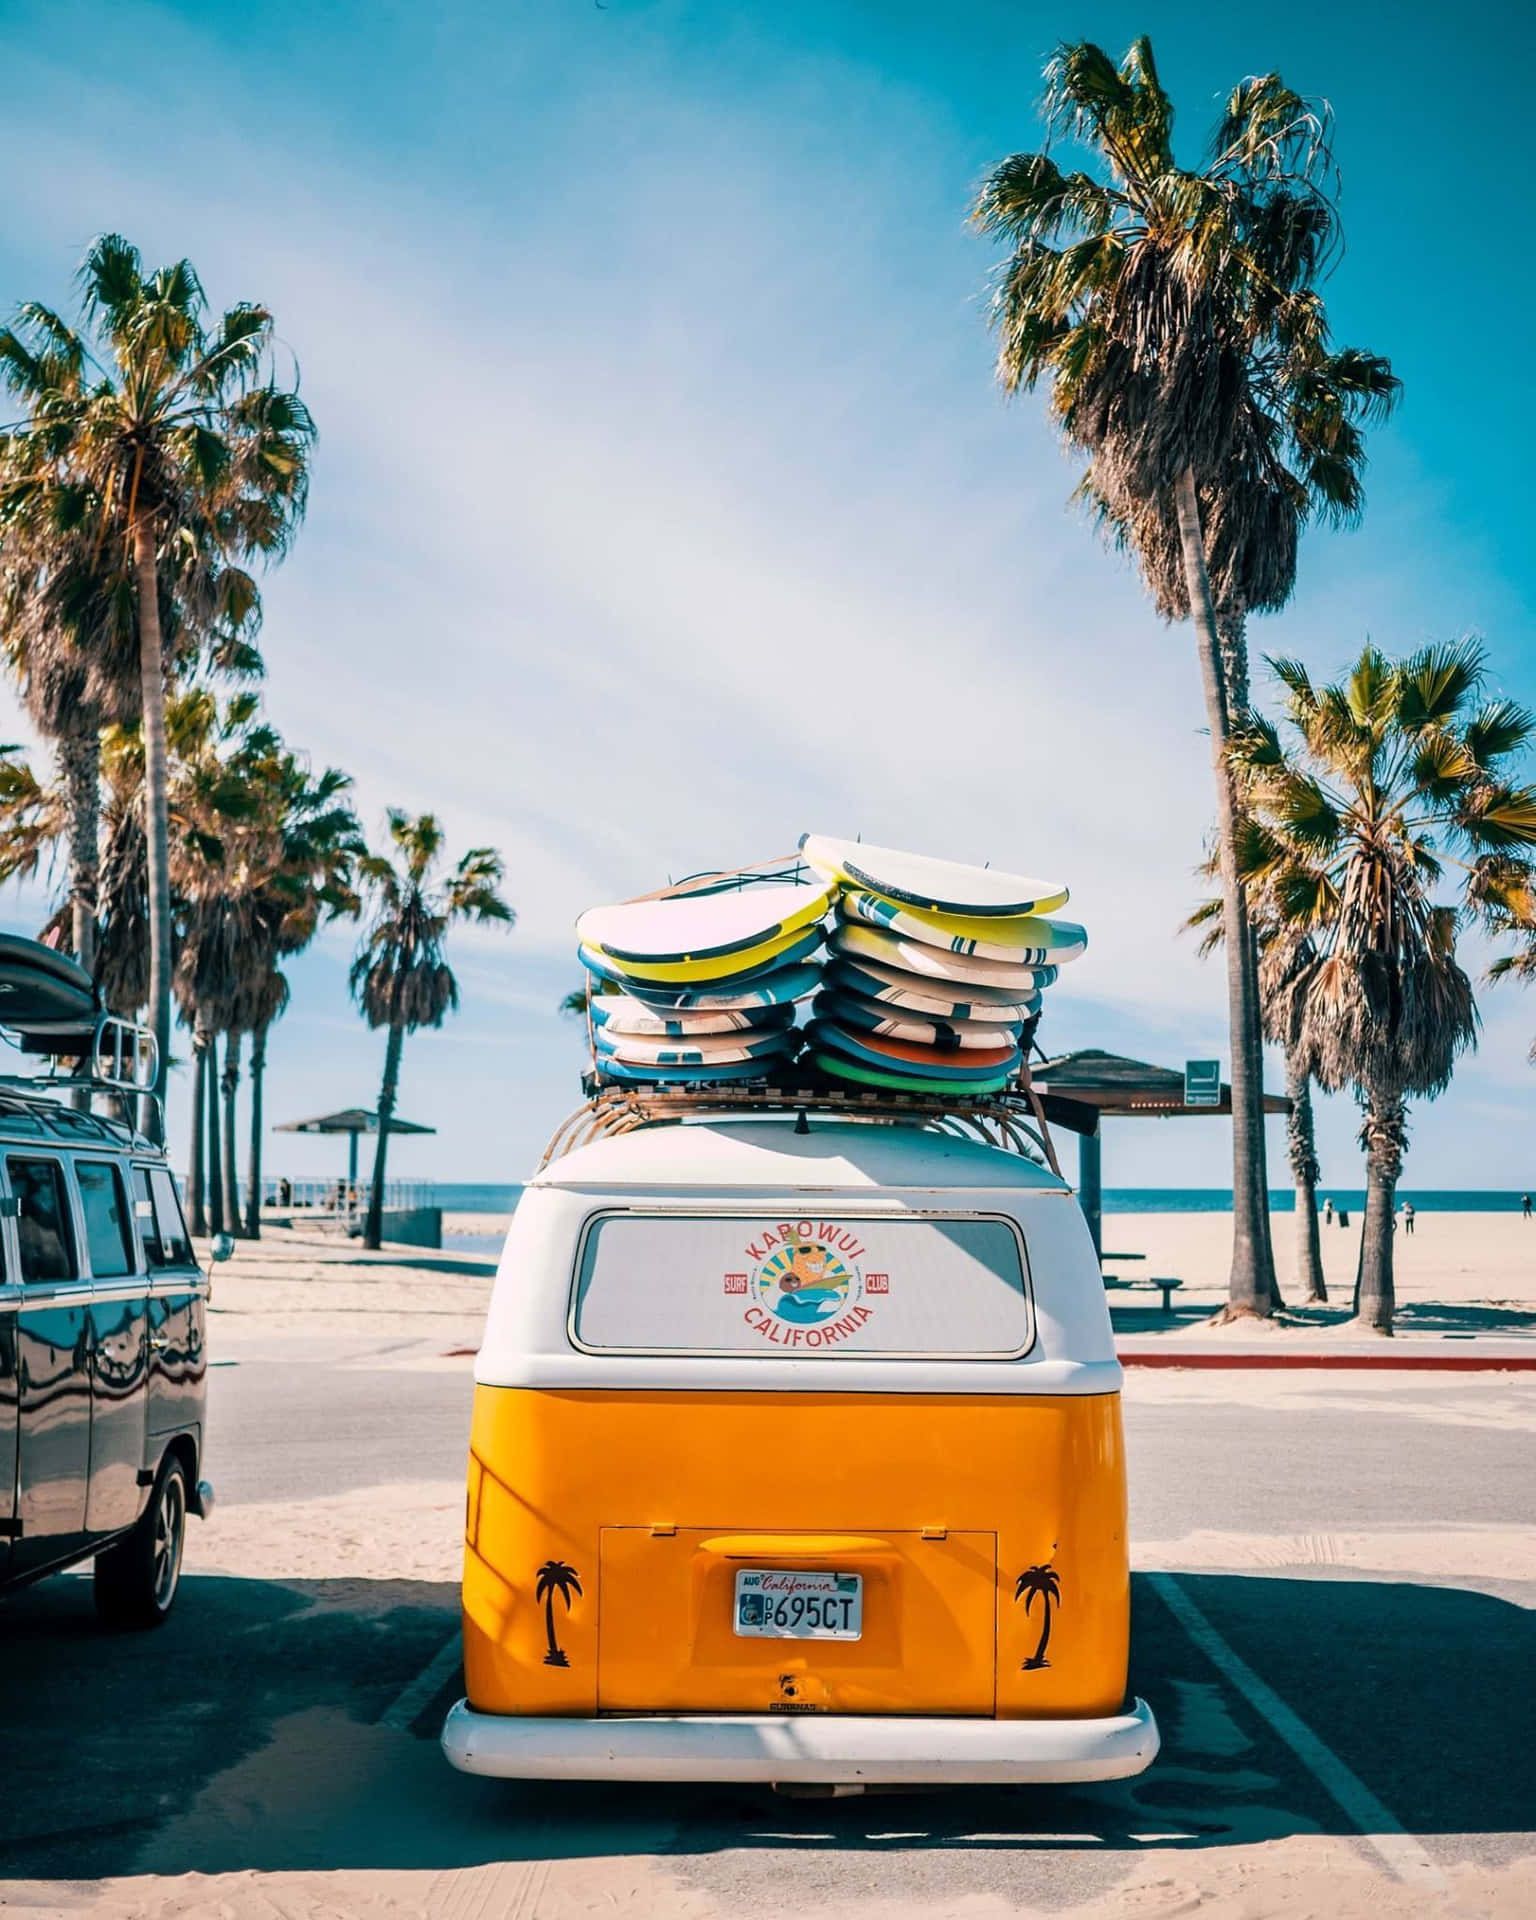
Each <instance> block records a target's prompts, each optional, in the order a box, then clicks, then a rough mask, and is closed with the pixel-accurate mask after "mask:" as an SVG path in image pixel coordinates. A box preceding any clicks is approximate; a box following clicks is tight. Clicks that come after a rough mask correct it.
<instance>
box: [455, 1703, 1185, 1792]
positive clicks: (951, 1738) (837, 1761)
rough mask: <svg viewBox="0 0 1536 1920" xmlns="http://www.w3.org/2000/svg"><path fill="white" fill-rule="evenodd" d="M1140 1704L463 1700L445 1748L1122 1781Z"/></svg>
mask: <svg viewBox="0 0 1536 1920" xmlns="http://www.w3.org/2000/svg"><path fill="white" fill-rule="evenodd" d="M1158 1745H1159V1741H1158V1733H1157V1722H1156V1721H1155V1720H1154V1719H1153V1717H1152V1709H1151V1708H1150V1707H1149V1706H1147V1704H1146V1703H1145V1701H1142V1700H1138V1701H1137V1702H1136V1704H1135V1706H1134V1707H1133V1708H1132V1709H1131V1711H1130V1712H1129V1713H1119V1714H1112V1715H1110V1716H1109V1717H1107V1718H1106V1719H1103V1720H939V1719H898V1718H896V1717H895V1716H887V1715H874V1714H869V1715H865V1714H815V1715H811V1714H805V1715H795V1716H788V1715H784V1716H780V1715H778V1714H735V1713H733V1714H713V1715H711V1714H635V1715H622V1716H619V1715H615V1716H613V1717H611V1718H606V1719H597V1720H560V1719H554V1718H546V1717H539V1716H532V1715H514V1714H500V1713H476V1712H475V1711H474V1710H473V1708H471V1706H470V1705H469V1703H468V1701H466V1700H461V1701H460V1702H459V1704H458V1705H457V1706H456V1707H454V1708H453V1710H452V1712H450V1714H449V1715H448V1718H447V1721H446V1722H445V1723H444V1726H443V1752H444V1753H445V1754H446V1755H447V1756H448V1758H449V1760H451V1761H452V1763H453V1764H454V1766H456V1767H458V1768H459V1769H460V1770H461V1771H462V1772H464V1773H488V1774H496V1775H499V1776H501V1777H503V1778H506V1779H512V1780H709V1781H725V1780H768V1781H785V1782H789V1781H806V1782H810V1783H814V1784H816V1785H835V1784H839V1783H843V1782H862V1783H866V1784H871V1785H874V1784H886V1785H889V1784H894V1783H897V1782H900V1783H903V1784H907V1785H917V1786H953V1785H956V1784H959V1783H963V1782H972V1783H977V1784H980V1783H984V1782H990V1783H998V1782H1005V1781H1041V1782H1044V1781H1071V1780H1123V1779H1125V1778H1126V1777H1127V1776H1128V1775H1130V1774H1133V1773H1140V1772H1141V1771H1142V1770H1143V1769H1144V1768H1146V1767H1149V1766H1150V1765H1151V1764H1152V1762H1153V1760H1154V1759H1155V1758H1156V1756H1157V1749H1158Z"/></svg>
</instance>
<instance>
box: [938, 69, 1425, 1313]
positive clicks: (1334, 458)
mask: <svg viewBox="0 0 1536 1920" xmlns="http://www.w3.org/2000/svg"><path fill="white" fill-rule="evenodd" d="M1045 109H1046V117H1047V121H1048V124H1049V126H1050V129H1051V132H1052V133H1053V134H1054V135H1058V136H1066V137H1067V138H1069V139H1072V140H1075V141H1077V142H1079V143H1081V144H1082V145H1084V146H1085V147H1087V149H1088V150H1089V152H1090V154H1091V156H1092V158H1093V161H1094V166H1095V171H1094V172H1093V173H1088V172H1082V171H1074V172H1064V171H1063V170H1062V169H1061V168H1060V167H1059V166H1058V165H1057V163H1056V161H1055V160H1054V159H1053V158H1052V157H1051V155H1050V154H1049V153H1046V152H1041V153H1018V154H1013V155H1011V156H1010V157H1009V158H1008V159H1006V160H1004V161H1003V162H1002V163H1001V164H1000V165H999V166H998V167H997V168H996V169H995V170H994V171H993V173H992V174H991V175H990V176H989V178H988V179H987V180H986V182H985V183H984V185H983V187H982V189H981V192H980V194H979V196H978V198H977V201H976V205H975V208H974V211H973V218H974V220H975V221H976V223H977V225H978V226H979V227H980V228H981V229H982V230H983V231H984V232H986V233H987V234H989V235H991V236H993V237H994V238H997V239H1000V240H1001V241H1003V242H1004V244H1005V245H1006V246H1007V248H1008V250H1009V251H1008V257H1007V259H1006V260H1005V262H1004V264H1003V267H1002V269H1001V272H1000V274H999V278H998V282H997V288H996V293H995V297H994V301H993V309H992V316H993V321H994V324H995V325H996V327H997V329H998V332H999V334H1000V336H1001V345H1000V350H999V355H998V377H999V379H1000V381H1001V382H1002V384H1003V386H1004V387H1005V388H1006V389H1007V390H1008V391H1009V392H1018V391H1021V390H1025V389H1029V388H1033V387H1034V386H1035V385H1036V384H1037V383H1038V382H1039V381H1040V380H1042V379H1044V380H1046V381H1047V382H1048V384H1049V387H1050V393H1051V404H1052V410H1053V412H1054V414H1055V416H1056V418H1057V420H1058V422H1059V424H1060V426H1061V428H1062V430H1063V432H1064V434H1065V436H1066V438H1067V440H1068V441H1069V442H1070V444H1072V445H1073V446H1074V447H1076V448H1078V449H1080V450H1081V451H1083V452H1084V453H1086V454H1087V455H1088V457H1089V463H1090V464H1089V468H1088V473H1087V476H1086V478H1087V486H1088V490H1089V492H1090V495H1091V497H1092V498H1094V499H1095V500H1097V501H1098V502H1099V503H1101V505H1102V508H1103V510H1104V512H1105V513H1106V514H1107V516H1108V518H1109V520H1110V522H1111V524H1112V525H1113V526H1114V527H1115V528H1116V529H1117V530H1119V531H1120V533H1121V535H1122V537H1123V538H1124V539H1125V540H1126V542H1127V543H1128V544H1129V545H1130V546H1131V548H1132V550H1133V551H1134V552H1136V554H1137V556H1138V558H1139V559H1142V560H1143V562H1144V570H1145V571H1146V572H1147V575H1148V580H1149V584H1151V585H1152V587H1153V590H1154V593H1156V592H1158V591H1159V588H1160V585H1161V584H1164V583H1166V582H1167V581H1168V580H1170V579H1171V578H1172V577H1173V576H1174V573H1175V569H1174V568H1173V566H1172V565H1171V564H1168V563H1169V562H1171V559H1172V556H1173V554H1175V553H1176V554H1177V569H1176V571H1177V574H1178V575H1179V576H1180V577H1181V580H1182V595H1181V596H1176V597H1177V601H1178V606H1179V608H1180V609H1181V610H1182V611H1184V612H1186V613H1187V615H1188V617H1189V618H1190V620H1191V623H1192V624H1193V626H1194V628H1195V633H1196V639H1197V642H1198V652H1199V659H1200V669H1201V681H1202V687H1203V692H1204V700H1205V709H1206V720H1207V727H1208V730H1209V733H1210V739H1211V754H1212V767H1213V772H1214V776H1215V780H1216V795H1217V824H1218V846H1219V850H1220V856H1221V877H1222V902H1223V906H1222V910H1223V915H1224V918H1225V921H1226V924H1227V928H1228V936H1229V937H1228V939H1227V941H1226V966H1227V1002H1228V1017H1229V1024H1230V1028H1231V1035H1232V1041H1231V1051H1232V1065H1231V1075H1232V1102H1233V1129H1232V1136H1233V1182H1232V1184H1233V1254H1232V1268H1231V1276H1230V1282H1229V1311H1230V1312H1233V1313H1252V1314H1260V1315H1263V1314H1267V1313H1269V1312H1270V1311H1271V1310H1272V1308H1273V1305H1274V1300H1275V1287H1274V1260H1273V1253H1272V1250H1271V1248H1270V1241H1269V1211H1268V1208H1269V1197H1268V1191H1267V1189H1268V1180H1267V1176H1266V1172H1265V1165H1264V1159H1265V1154H1264V1122H1263V1084H1262V1042H1261V1024H1260V1017H1259V996H1258V981H1257V966H1256V960H1255V955H1254V948H1253V943H1252V941H1251V940H1250V939H1249V938H1248V936H1247V934H1246V931H1245V928H1246V924H1247V901H1246V898H1245V895H1244V890H1243V884H1242V880H1241V877H1240V875H1239V874H1238V872H1237V868H1236V861H1235V841H1236V833H1237V822H1238V808H1237V798H1236V794H1235V791H1234V786H1233V779H1232V772H1231V767H1230V763H1229V760H1228V756H1227V752H1226V747H1227V742H1228V739H1229V735H1230V731H1231V717H1232V709H1231V704H1230V701H1229V695H1228V681H1229V679H1231V680H1233V681H1234V682H1235V684H1236V686H1237V687H1239V688H1240V686H1241V673H1240V672H1239V671H1238V670H1237V667H1236V666H1235V664H1234V663H1237V662H1242V661H1243V660H1245V657H1246V656H1245V650H1244V643H1243V639H1242V633H1241V620H1242V617H1243V616H1244V615H1245V614H1246V612H1247V611H1248V610H1249V609H1255V608H1258V607H1260V606H1264V605H1272V604H1277V600H1276V596H1277V595H1278V596H1279V598H1280V599H1281V600H1283V598H1284V597H1285V595H1286V594H1288V593H1289V590H1290V588H1289V585H1288V584H1287V582H1288V580H1289V578H1290V577H1292V575H1293V572H1294V544H1293V542H1294V536H1295V534H1296V532H1297V531H1298V529H1299V525H1300V522H1301V519H1302V518H1303V517H1304V516H1305V513H1306V512H1307V511H1310V510H1311V505H1312V503H1313V502H1323V503H1327V505H1328V507H1329V510H1331V511H1337V512H1339V513H1341V514H1344V515H1346V516H1347V515H1348V514H1349V513H1351V512H1353V511H1355V510H1357V509H1358V504H1359V479H1358V476H1359V468H1360V463H1361V452H1362V449H1361V441H1360V429H1359V425H1358V421H1359V420H1360V418H1361V417H1363V416H1366V415H1369V414H1370V413H1371V412H1372V411H1380V410H1382V409H1383V408H1384V407H1385V406H1386V405H1387V404H1389V403H1390V400H1391V398H1392V396H1393V394H1394V393H1395V391H1396V382H1395V381H1394V380H1393V379H1392V375H1391V371H1390V368H1388V367H1387V365H1386V363H1385V362H1384V361H1381V360H1379V359H1378V358H1376V357H1375V356H1373V355H1369V354H1363V353H1358V352H1354V351H1344V352H1340V353H1334V352H1332V351H1330V349H1329V346H1328V332H1327V321H1326V316H1325V313H1324V309H1323V305H1322V301H1321V298H1320V297H1319V295H1318V292H1317V282H1318V280H1319V278H1320V276H1321V274H1322V272H1323V271H1324V269H1325V268H1326V266H1327V264H1328V262H1329V259H1330V257H1331V253H1332V251H1333V248H1334V245H1335V241H1336V229H1335V222H1334V216H1333V210H1332V206H1331V203H1330V200H1329V197H1328V193H1327V186H1328V183H1329V180H1330V178H1331V173H1332V161H1331V157H1330V154H1329V148H1328V133H1329V128H1328V123H1327V118H1326V115H1325V114H1323V113H1321V112H1319V111H1318V110H1317V109H1314V108H1312V107H1310V106H1309V105H1308V104H1307V103H1306V102H1305V101H1304V100H1302V99H1301V98H1300V97H1299V96H1298V95H1296V94H1294V93H1293V92H1291V90H1290V89H1289V88H1287V87H1286V86H1285V85H1284V84H1283V83H1282V82H1281V80H1280V79H1279V77H1278V76H1277V75H1274V74H1268V75H1264V76H1261V77H1259V78H1256V79H1250V80H1245V81H1243V82H1242V83H1241V84H1240V85H1239V86H1238V87H1236V88H1235V89H1234V90H1233V92H1232V94H1231V96H1230V97H1229V99H1228V102H1227V107H1226V111H1225V113H1224V115H1223V116H1222V119H1221V121H1220V123H1219V124H1218V126H1217V129H1216V132H1215V136H1214V139H1213V142H1212V152H1211V156H1210V158H1209V160H1208V162H1207V164H1206V165H1205V166H1204V167H1203V168H1201V169H1190V168H1184V167H1180V166H1179V165H1178V163H1177V161H1176V160H1175V158H1174V154H1173V147H1172V131H1173V106H1172V102H1171V101H1170V100H1169V98H1168V96H1167V94H1166V93H1165V92H1164V91H1163V89H1162V87H1161V85H1160V84H1159V81H1158V78H1157V71H1156V66H1155V63H1154V60H1153V56H1152V49H1151V45H1150V43H1149V42H1148V41H1147V40H1145V39H1141V40H1138V41H1136V42H1135V43H1134V45H1133V46H1132V47H1131V49H1130V51H1129V52H1128V53H1127V54H1126V56H1125V58H1124V60H1123V61H1122V62H1121V63H1120V65H1119V66H1118V67H1117V66H1116V65H1115V63H1114V62H1113V61H1112V60H1111V59H1110V58H1109V57H1108V56H1107V55H1106V54H1105V53H1104V52H1103V50H1102V49H1101V48H1099V47H1097V46H1094V45H1092V44H1091V43H1088V42H1083V43H1080V44H1077V45H1071V46H1063V47H1061V48H1059V49H1058V51H1057V53H1056V54H1055V55H1054V57H1053V58H1052V60H1051V62H1050V63H1049V65H1048V67H1047V69H1046V96H1045ZM1288 540H1289V541H1291V542H1292V544H1291V546H1290V547H1289V549H1288V548H1287V541H1288ZM1159 556H1161V559H1159ZM1270 569H1273V572H1274V575H1275V577H1274V578H1273V579H1269V580H1267V579H1266V573H1267V571H1268V570H1270ZM1223 609H1225V619H1224V620H1223V618H1222V612H1223ZM1224 625H1225V627H1226V629H1227V635H1226V641H1225V646H1224V642H1223V632H1222V629H1223V626H1224Z"/></svg>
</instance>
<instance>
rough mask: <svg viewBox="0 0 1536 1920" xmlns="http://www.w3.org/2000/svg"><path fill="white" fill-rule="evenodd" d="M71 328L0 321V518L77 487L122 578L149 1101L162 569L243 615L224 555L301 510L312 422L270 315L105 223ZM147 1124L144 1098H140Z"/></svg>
mask: <svg viewBox="0 0 1536 1920" xmlns="http://www.w3.org/2000/svg"><path fill="white" fill-rule="evenodd" d="M79 277H80V285H81V296H82V297H81V306H82V313H83V321H84V325H83V327H82V329H80V330H78V331H77V330H76V329H75V328H73V327H71V326H69V325H68V323H67V322H66V321H65V320H64V319H63V318H62V317H61V316H60V315H58V314H57V313H55V312H53V311H52V310H51V309H50V308H48V307H46V306H42V305H40V304H38V303H36V302H29V303H28V304H26V305H24V306H23V307H22V308H21V309H20V310H19V312H18V314H17V317H16V320H15V322H14V324H13V325H12V326H11V327H10V328H8V329H5V330H3V331H0V375H3V377H4V379H5V381H6V382H7V384H8V385H9V386H10V388H11V390H12V392H13V393H14V394H15V395H16V397H17V399H18V400H19V401H20V403H21V404H22V406H23V407H24V408H25V418H24V419H23V420H22V421H21V422H19V423H17V424H16V425H14V426H13V427H11V428H9V429H7V452H8V459H7V463H6V468H5V475H4V480H3V484H0V520H8V519H11V518H15V517H21V516H28V515H30V516H32V517H33V518H34V519H35V518H37V517H39V516H40V515H41V514H42V513H43V512H44V511H45V506H46V503H48V502H50V501H56V500H57V499H58V497H59V496H60V495H61V494H62V493H64V492H65V491H66V490H69V489H76V490H79V491H81V492H83V494H84V495H85V497H86V500H87V511H88V514H89V519H90V523H91V528H92V538H93V539H94V541H95V542H96V545H97V548H98V550H99V552H100V553H101V555H102V556H103V560H104V563H105V564H107V565H108V566H109V567H110V568H112V569H113V570H114V572H115V574H116V575H117V577H119V578H126V579H127V580H128V581H130V582H131V585H132V591H133V598H134V610H135V614H136V618H137V629H138V643H139V690H140V703H141V713H142V727H143V736H144V766H145V781H144V791H145V809H146V816H147V818H146V855H147V877H148V885H149V902H150V906H149V934H150V955H149V990H148V1002H149V1015H150V1024H151V1025H152V1027H153V1028H154V1031H155V1036H156V1039H157V1040H158V1042H159V1047H160V1068H159V1077H158V1080H157V1083H156V1086H155V1089H154V1091H155V1094H156V1095H157V1097H158V1098H159V1099H160V1100H163V1096H164V1091H165V1076H166V1072H167V1066H168V1058H169V1050H170V1028H171V971H172V966H173V956H172V929H171V883H170V850H169V824H168V796H167V767H166V744H165V697H166V668H167V652H166V645H165V634H164V629H163V625H162V619H161V611H162V594H163V590H164V587H165V584H166V581H167V579H168V578H170V579H174V580H175V582H176V584H177V590H178V592H179V593H180V595H181V596H182V598H183V599H184V601H185V602H186V604H187V606H188V607H189V609H191V611H192V613H193V616H194V618H193V622H192V624H193V627H194V630H204V629H207V628H211V627H213V626H215V625H217V624H220V623H221V622H233V624H235V625H236V626H241V625H243V624H245V622H246V620H247V619H248V618H249V617H250V615H251V607H252V600H253V596H249V595H248V594H247V589H248V587H249V581H248V580H247V579H246V577H245V576H244V575H243V574H240V573H239V572H238V569H237V568H236V566H235V565H234V563H236V562H238V561H240V560H242V559H244V558H246V557H248V556H251V555H256V554H260V555H264V556H271V555H275V554H278V553H280V552H281V551H282V550H283V548H284V546H285V545H286V544H287V541H288V540H289V538H290V536H291V534H292V532H293V530H294V528H295V526H296V525H297V523H298V521H299V520H300V519H301V518H302V515H303V511H304V505H305V497H306V488H307V461H308V452H309V447H310V444H311V442H312V441H313V438H314V426H313V423H312V421H311V420H310V417H309V414H308V411H307V410H306V409H305V407H304V406H303V404H302V402H301V401H300V400H299V399H298V397H297V395H296V394H295V393H292V392H288V391H286V390H284V389H282V388H280V387H279V386H278V384H277V380H276V376H275V374H274V372H273V370H272V362H271V344H272V318H271V315H270V314H269V313H268V312H267V310H266V309H265V308H264V307H259V306H252V305H241V306H236V307H232V308H230V309H229V310H228V311H227V312H226V313H225V314H224V315H223V316H222V318H221V319H220V320H219V321H218V322H217V323H216V324H214V325H213V326H212V327H211V328H210V327H209V325H208V324H207V318H206V316H207V302H206V300H205V298H204V295H203V290H202V286H201V284H200V283H199V281H198V278H197V275H196V273H195V271H194V270H193V268H192V265H191V263H190V262H189V261H186V260H182V261H179V262H177V263H176V264H175V265H173V266H168V267H162V268H160V269H158V270H157V271H155V272H153V273H150V274H146V273H145V271H144V268H143V264H142V262H141V260H140V257H139V254H138V251H137V249H135V248H134V247H132V246H130V245H129V244H128V242H127V241H126V240H124V239H122V238H121V237H120V236H119V235H117V234H107V235H104V236H103V237H102V238H100V239H99V240H97V241H96V242H95V243H94V244H93V246H92V247H91V249H90V251H89V252H88V253H87V255H86V257H85V261H84V263H83V265H82V266H81V269H80V276H79ZM150 1107H151V1113H152V1119H151V1124H152V1125H158V1124H159V1108H158V1106H156V1104H155V1103H153V1102H151V1103H150Z"/></svg>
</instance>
